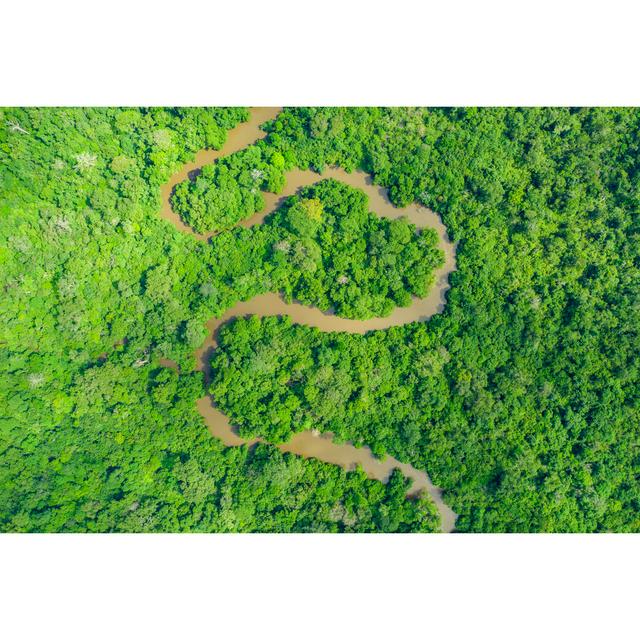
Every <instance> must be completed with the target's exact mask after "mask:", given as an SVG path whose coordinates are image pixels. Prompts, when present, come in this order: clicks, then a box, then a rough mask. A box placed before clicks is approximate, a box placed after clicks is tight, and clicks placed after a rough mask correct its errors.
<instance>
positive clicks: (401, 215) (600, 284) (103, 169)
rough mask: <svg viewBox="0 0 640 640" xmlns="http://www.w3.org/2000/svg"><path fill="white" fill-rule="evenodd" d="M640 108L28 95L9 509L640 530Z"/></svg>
mask: <svg viewBox="0 0 640 640" xmlns="http://www.w3.org/2000/svg"><path fill="white" fill-rule="evenodd" d="M639 131H640V110H638V109H635V108H564V107H563V108H559V107H550V108H418V107H406V108H404V107H403V108H377V107H366V108H365V107H357V108H355V107H318V108H313V107H285V108H252V109H248V108H229V107H225V108H160V107H153V108H1V109H0V238H1V241H0V284H1V285H2V289H3V296H2V304H1V305H0V318H1V323H0V332H1V333H0V368H1V370H2V375H1V377H0V407H1V410H0V530H2V531H5V532H189V531H190V532H398V533H401V532H423V533H427V532H429V533H431V532H439V531H456V532H460V533H464V532H607V531H608V532H638V531H640V364H639V362H638V353H640V219H639V216H638V210H639V205H640V133H639Z"/></svg>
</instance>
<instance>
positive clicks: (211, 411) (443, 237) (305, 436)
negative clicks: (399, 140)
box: [161, 107, 456, 532]
mask: <svg viewBox="0 0 640 640" xmlns="http://www.w3.org/2000/svg"><path fill="white" fill-rule="evenodd" d="M279 112H280V108H276V107H257V108H252V109H251V110H250V113H251V115H250V118H249V120H248V121H247V122H244V123H242V124H240V125H238V126H237V127H236V128H235V129H232V130H231V131H229V132H228V137H227V141H226V142H225V144H224V146H223V147H222V148H221V149H219V150H205V151H201V152H199V153H198V154H197V155H196V158H195V160H194V161H193V162H191V163H189V164H187V165H185V166H184V167H182V169H181V170H180V171H179V172H177V173H175V174H174V175H173V176H172V177H171V179H170V180H169V181H168V182H167V183H166V184H165V185H164V186H163V187H162V189H161V195H162V209H161V216H162V217H163V218H165V219H166V220H168V221H169V222H171V223H172V224H173V225H175V227H176V228H177V229H178V230H179V231H182V232H183V233H188V234H189V235H191V236H194V237H195V238H197V239H198V240H201V241H203V242H206V241H208V240H209V238H211V236H213V235H215V233H208V234H200V233H196V232H195V231H194V230H193V229H191V227H189V226H188V225H186V224H185V223H184V222H183V221H182V220H181V218H180V217H179V216H178V215H177V214H176V213H175V212H174V211H173V210H172V209H171V204H170V201H169V198H170V196H171V193H172V191H173V189H174V187H175V186H176V185H177V184H178V183H180V182H182V181H183V180H187V179H189V178H193V177H195V175H197V173H198V171H199V169H200V168H201V167H202V166H203V165H205V164H209V163H211V162H214V161H215V160H217V159H218V158H220V157H222V156H225V155H228V154H230V153H233V152H235V151H238V150H240V149H242V148H244V147H246V146H248V145H250V144H252V143H253V142H255V141H256V140H259V139H260V138H263V137H264V136H265V133H264V131H262V130H261V129H260V126H261V125H262V124H263V123H264V122H267V121H268V120H271V119H273V118H275V117H276V116H277V115H278V113H279ZM325 178H335V179H336V180H339V181H341V182H344V183H346V184H349V185H351V186H354V187H357V188H358V189H361V190H362V191H364V192H365V193H366V194H367V195H368V196H369V208H370V210H371V211H373V212H374V213H376V214H378V215H379V216H382V217H387V218H400V217H407V218H408V219H409V220H410V221H411V222H412V223H413V224H415V225H416V226H417V227H420V228H422V227H431V228H433V229H434V230H435V231H436V232H437V234H438V237H439V241H440V242H439V246H440V248H441V249H442V250H443V251H444V256H445V261H444V264H443V266H442V267H440V268H439V269H438V270H437V271H436V272H435V274H434V275H435V283H434V285H433V286H432V288H431V290H430V293H429V294H428V295H427V296H426V297H425V298H414V300H413V301H412V304H410V305H409V306H408V307H397V308H396V309H395V310H394V311H393V312H392V313H391V315H389V316H387V317H385V318H372V319H369V320H352V319H348V318H340V317H338V316H336V315H334V314H332V313H327V312H323V311H321V310H320V309H317V308H315V307H307V306H304V305H302V304H299V303H296V302H292V303H286V302H285V301H284V300H283V299H282V298H281V297H280V296H279V295H278V294H276V293H266V294H262V295H258V296H254V297H253V298H251V299H250V300H247V301H246V302H239V303H237V304H236V305H234V306H233V307H232V308H231V309H228V310H227V311H226V312H225V313H224V315H223V316H222V317H220V318H212V319H211V320H209V322H208V323H207V336H208V337H207V339H206V341H205V343H204V344H203V345H202V347H201V348H200V349H198V350H197V351H196V361H197V368H198V370H200V371H202V372H203V373H204V375H205V384H206V387H207V388H208V386H209V362H210V359H211V354H212V351H213V350H214V349H215V348H216V346H217V343H216V334H217V330H218V328H219V327H220V325H222V324H224V323H225V322H227V321H228V320H230V319H231V318H234V317H236V316H244V315H257V316H261V317H263V316H275V315H287V316H289V317H290V318H291V319H292V321H293V322H295V323H297V324H304V325H307V326H311V327H317V328H318V329H320V330H322V331H345V332H348V333H359V334H363V333H366V332H367V331H372V330H379V329H386V328H389V327H393V326H398V325H403V324H407V323H409V322H415V321H425V320H427V319H428V318H430V317H431V316H432V315H433V314H435V313H439V312H441V311H442V309H443V308H444V304H445V293H446V291H447V289H448V288H449V274H450V273H451V272H452V271H453V270H454V269H455V265H456V263H455V245H454V243H452V242H451V241H450V239H449V236H448V235H447V230H446V228H445V226H444V224H443V223H442V220H441V219H440V217H439V216H438V214H436V213H434V212H433V211H431V210H429V209H426V208H425V207H422V206H420V205H418V204H417V203H413V204H411V205H409V206H407V207H405V208H402V209H398V208H396V207H394V206H393V205H392V204H391V202H390V201H389V198H388V197H387V191H386V189H383V188H382V187H379V186H376V185H374V184H373V183H372V181H371V177H370V176H369V175H368V174H366V173H364V172H362V171H354V172H352V173H347V172H346V171H344V170H343V169H340V168H337V167H329V168H327V169H325V170H324V171H323V172H322V174H318V173H315V172H313V171H302V170H297V169H296V170H293V171H290V172H289V173H287V176H286V180H287V182H286V187H285V188H284V190H283V192H282V193H280V194H278V195H275V194H272V193H263V196H264V199H265V206H264V207H263V209H262V210H261V211H259V212H258V213H256V214H255V215H253V216H251V217H250V218H247V219H245V220H242V221H241V222H239V223H238V225H239V226H243V227H251V226H253V225H256V224H260V223H261V222H262V221H263V220H264V218H265V217H266V216H267V215H268V214H269V213H271V212H272V211H274V210H275V209H277V208H278V206H279V205H280V203H281V202H282V200H283V199H284V198H287V197H288V196H290V195H293V194H294V193H296V192H297V191H298V189H300V188H301V187H304V186H308V185H311V184H314V183H316V182H318V181H320V180H323V179H325ZM163 364H165V365H169V366H170V365H171V364H172V363H171V362H170V361H163ZM197 406H198V410H199V412H200V414H201V415H202V417H203V418H204V420H205V422H206V424H207V427H208V429H209V431H210V433H211V434H212V435H213V436H215V437H216V438H220V439H221V440H222V441H223V442H224V443H225V444H226V445H228V446H239V445H242V444H249V445H250V444H253V443H255V442H258V439H256V440H251V441H248V440H244V439H242V438H240V436H238V435H237V432H236V430H235V429H234V427H233V425H232V424H231V423H230V421H229V418H228V417H227V416H226V415H225V414H223V413H222V412H221V411H219V410H218V409H217V408H216V406H215V404H214V402H213V399H212V398H211V396H209V395H207V396H205V397H203V398H200V399H199V400H198V402H197ZM277 446H278V448H279V449H280V450H281V451H285V452H290V453H294V454H296V455H300V456H304V457H307V458H310V457H313V458H317V459H318V460H322V461H324V462H328V463H331V464H337V465H340V466H342V467H344V468H345V469H353V468H355V467H356V465H360V466H361V467H362V469H363V470H364V471H365V473H366V474H367V475H368V476H369V477H370V478H375V479H376V480H380V481H382V482H386V481H387V480H388V478H389V476H390V475H391V472H392V471H393V469H396V468H397V469H400V471H402V473H403V474H404V475H405V476H406V477H408V478H411V479H412V480H413V485H412V486H411V489H410V490H409V495H413V494H415V493H417V492H418V491H420V490H425V491H426V492H427V493H428V494H429V495H430V496H431V499H432V500H433V501H434V503H435V504H436V506H437V508H438V511H439V513H440V517H441V521H442V530H443V531H445V532H451V531H453V530H454V528H455V519H456V514H455V513H454V512H453V511H452V510H451V509H450V507H448V506H447V505H446V504H445V503H444V501H443V499H442V492H441V490H440V489H439V488H438V487H436V486H435V485H433V483H432V482H431V481H430V480H429V477H428V475H427V474H426V473H425V472H424V471H420V470H418V469H415V468H414V467H412V466H411V465H409V464H407V463H402V462H400V461H398V460H396V459H395V458H392V457H391V456H386V457H385V459H384V460H379V459H378V458H376V457H375V456H374V455H373V453H372V452H371V450H370V449H369V447H360V448H357V447H354V446H353V445H352V444H336V443H334V442H333V440H332V436H331V434H329V433H325V434H319V433H317V432H312V431H305V432H302V433H296V434H294V435H293V436H292V438H291V439H290V440H289V441H288V442H286V443H284V444H280V445H277Z"/></svg>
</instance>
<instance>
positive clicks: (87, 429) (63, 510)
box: [0, 109, 439, 531]
mask: <svg viewBox="0 0 640 640" xmlns="http://www.w3.org/2000/svg"><path fill="white" fill-rule="evenodd" d="M246 117H247V111H246V110H245V109H4V110H2V111H1V112H0V163H1V164H0V181H1V182H0V189H1V193H2V198H1V199H0V216H1V220H2V222H1V225H0V232H1V233H2V243H1V244H0V247H1V249H0V270H1V281H2V284H3V288H4V298H3V305H2V307H1V308H0V314H1V317H2V323H1V327H2V329H1V331H2V335H0V347H1V348H0V366H1V368H2V377H1V378H0V380H2V382H1V383H0V402H1V406H2V407H3V411H2V412H1V414H0V460H1V462H2V464H0V528H2V530H5V531H406V530H412V531H413V530H420V531H435V530H437V529H438V526H439V518H438V516H437V514H436V512H435V509H434V506H433V504H432V503H431V502H430V501H429V500H428V498H426V497H420V498H419V499H416V500H407V499H405V492H406V485H407V483H406V482H405V480H404V478H403V477H402V476H401V475H399V474H395V475H394V477H393V478H392V479H391V481H390V482H389V483H388V484H386V485H383V484H382V483H380V482H377V481H372V480H368V479H367V478H366V477H365V476H364V474H363V473H362V472H361V471H355V472H345V471H343V470H342V469H340V468H339V467H335V466H333V465H327V464H323V463H320V462H318V461H314V460H301V459H298V458H296V457H295V456H292V455H289V454H285V455H283V454H281V453H280V452H279V451H278V450H277V449H275V448H274V447H272V446H269V445H260V446H258V447H256V448H255V449H248V448H246V447H242V448H229V449H228V448H226V447H224V446H223V445H222V444H221V443H220V442H219V441H217V440H215V439H213V438H211V437H210V436H209V434H208V432H207V431H206V428H205V427H204V425H203V424H202V419H201V417H200V416H199V414H198V413H197V410H196V407H195V398H196V397H199V396H201V395H202V393H203V390H202V380H201V375H200V374H185V373H183V374H181V375H179V376H178V375H176V374H175V373H174V372H172V371H170V370H167V369H163V368H159V367H158V363H159V361H160V359H161V358H172V359H175V360H176V361H177V362H178V363H179V364H180V365H181V369H182V371H189V370H190V369H192V368H193V356H192V352H193V349H194V348H195V347H196V346H199V344H201V342H202V340H203V338H204V322H205V321H206V319H207V318H208V317H210V316H211V315H212V314H219V313H221V312H222V311H223V310H224V309H226V308H228V307H229V306H231V305H233V304H234V303H235V302H236V301H237V300H238V299H240V298H241V297H250V296H252V295H254V294H255V293H258V292H263V291H265V290H267V289H265V287H268V286H271V275H272V274H274V273H275V271H276V267H275V265H274V263H273V259H272V257H273V248H272V245H273V244H274V243H275V242H277V241H278V240H279V239H280V236H279V235H278V232H277V230H276V229H275V228H271V229H270V230H258V229H256V230H255V231H253V230H252V231H246V232H245V233H242V232H236V231H234V232H233V233H227V234H223V235H221V236H219V237H218V238H216V239H215V243H214V244H213V245H202V244H200V243H198V242H196V241H194V240H193V239H192V238H190V237H188V236H185V235H183V234H180V233H178V232H176V230H175V229H174V228H173V227H172V226H171V225H170V224H168V223H166V222H164V221H162V220H161V219H160V218H159V216H158V214H157V212H158V210H159V208H160V198H159V187H160V185H161V184H163V183H164V182H165V181H166V180H167V179H168V177H169V176H170V175H171V173H173V172H174V171H175V170H176V169H177V168H178V167H179V166H180V165H181V164H182V163H184V162H186V161H188V160H189V159H190V158H192V157H193V154H194V152H195V151H196V150H198V149H200V148H201V147H206V146H214V147H217V146H220V145H221V144H222V143H223V141H224V139H225V131H226V129H228V128H231V127H233V126H235V125H236V124H237V123H238V122H240V121H242V120H244V119H246ZM289 235H291V234H289ZM256 251H257V252H258V253H259V254H260V260H259V261H254V260H253V258H254V257H256V253H255V252H256ZM284 271H285V267H282V268H280V272H282V274H284ZM276 275H277V274H276ZM278 277H280V278H283V277H284V275H282V276H278ZM282 282H284V280H282Z"/></svg>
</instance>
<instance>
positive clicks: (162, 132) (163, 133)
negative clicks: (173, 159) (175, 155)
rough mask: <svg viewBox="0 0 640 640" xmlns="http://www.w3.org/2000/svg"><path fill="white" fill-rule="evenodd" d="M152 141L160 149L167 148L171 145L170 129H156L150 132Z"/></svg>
mask: <svg viewBox="0 0 640 640" xmlns="http://www.w3.org/2000/svg"><path fill="white" fill-rule="evenodd" d="M151 138H152V139H153V142H154V143H155V144H156V145H157V146H158V147H160V149H164V150H166V149H169V148H170V147H171V145H172V140H171V131H169V130H168V129H158V130H156V131H154V132H153V133H152V134H151Z"/></svg>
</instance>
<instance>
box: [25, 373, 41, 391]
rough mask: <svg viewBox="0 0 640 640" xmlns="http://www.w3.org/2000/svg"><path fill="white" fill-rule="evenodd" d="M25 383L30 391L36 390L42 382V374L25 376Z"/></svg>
mask: <svg viewBox="0 0 640 640" xmlns="http://www.w3.org/2000/svg"><path fill="white" fill-rule="evenodd" d="M27 381H28V382H29V386H30V387H31V388H32V389H36V388H37V387H39V386H40V385H41V384H42V383H43V382H44V373H30V374H29V375H28V376H27Z"/></svg>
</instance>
